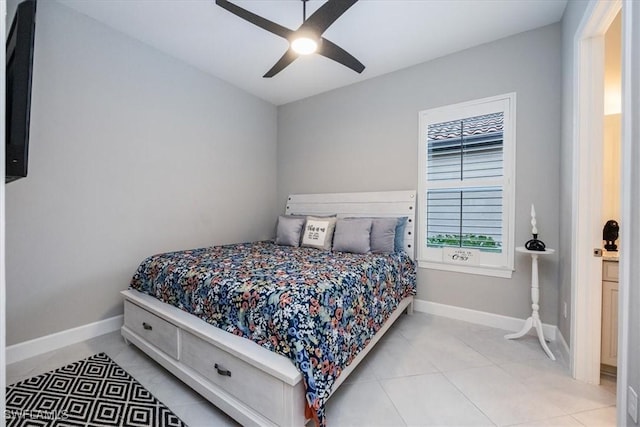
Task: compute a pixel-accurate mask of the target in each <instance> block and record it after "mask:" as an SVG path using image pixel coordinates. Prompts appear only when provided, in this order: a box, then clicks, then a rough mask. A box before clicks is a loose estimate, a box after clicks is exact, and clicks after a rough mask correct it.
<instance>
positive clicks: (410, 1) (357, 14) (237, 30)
mask: <svg viewBox="0 0 640 427" xmlns="http://www.w3.org/2000/svg"><path fill="white" fill-rule="evenodd" d="M58 1H59V2H60V3H62V4H64V5H66V6H68V7H70V8H72V9H75V10H76V11H78V12H80V13H83V14H85V15H87V16H89V17H91V18H93V19H95V20H97V21H100V22H103V23H104V24H106V25H108V26H110V27H112V28H114V29H116V30H118V31H121V32H123V33H125V34H128V35H129V36H131V37H133V38H136V39H138V40H141V41H142V42H144V43H146V44H148V45H150V46H153V47H155V48H156V49H158V50H160V51H163V52H165V53H167V54H169V55H171V56H173V57H175V58H178V59H181V60H183V61H184V62H186V63H189V64H191V65H193V66H195V67H197V68H199V69H201V70H203V71H206V72H208V73H210V74H212V75H214V76H217V77H219V78H221V79H222V80H225V81H227V82H229V83H231V84H233V85H235V86H237V87H239V88H241V89H244V90H245V91H247V92H249V93H252V94H254V95H256V96H258V97H260V98H263V99H265V100H267V101H269V102H271V103H273V104H275V105H281V104H285V103H288V102H291V101H295V100H298V99H302V98H306V97H308V96H311V95H315V94H318V93H321V92H325V91H328V90H331V89H335V88H339V87H342V86H346V85H349V84H352V83H355V82H358V81H362V80H366V79H370V78H372V77H375V76H379V75H381V74H386V73H389V72H392V71H395V70H399V69H402V68H406V67H409V66H412V65H415V64H419V63H422V62H425V61H428V60H430V59H434V58H437V57H440V56H444V55H447V54H450V53H453V52H457V51H460V50H463V49H466V48H469V47H472V46H477V45H479V44H482V43H487V42H490V41H493V40H497V39H500V38H503V37H507V36H509V35H512V34H517V33H520V32H523V31H527V30H531V29H534V28H538V27H541V26H544V25H548V24H552V23H554V22H558V21H559V20H560V19H561V18H562V13H563V12H564V9H565V6H566V4H567V0H360V1H359V2H358V3H356V4H355V5H354V6H353V7H351V8H350V9H349V10H347V12H346V13H345V14H344V15H342V16H341V17H340V18H339V19H338V20H337V21H336V22H335V23H334V24H333V25H332V26H331V27H330V28H329V29H328V30H327V31H326V32H325V33H324V37H325V38H327V39H329V40H331V41H333V42H334V43H336V44H337V45H339V46H340V47H342V48H344V49H345V50H347V51H348V52H349V53H351V54H352V55H353V56H355V57H356V58H357V59H358V60H360V62H362V63H363V64H364V65H365V66H366V69H365V70H364V72H363V73H362V74H357V73H355V72H354V71H352V70H350V69H348V68H346V67H344V66H342V65H340V64H338V63H336V62H334V61H332V60H330V59H327V58H324V57H322V56H319V55H310V56H306V57H301V58H299V59H297V60H296V61H295V62H294V63H293V64H291V65H290V66H288V67H287V68H285V69H284V71H282V72H281V73H279V74H278V75H276V76H275V77H273V78H271V79H265V78H263V77H262V75H263V74H264V73H265V72H266V71H267V70H269V69H270V68H271V66H272V65H273V64H275V62H276V61H277V60H278V59H279V58H280V57H281V56H282V54H283V53H284V52H285V51H286V50H287V47H288V43H287V41H286V40H284V39H282V38H280V37H278V36H276V35H273V34H271V33H269V32H266V31H264V30H262V29H261V28H258V27H256V26H254V25H253V24H251V23H249V22H246V21H244V20H242V19H240V18H238V17H237V16H235V15H233V14H231V13H229V12H227V11H226V10H224V9H222V8H220V7H219V6H217V5H216V4H215V1H214V0H109V1H105V0H58ZM232 2H233V3H235V4H237V5H238V6H241V7H243V8H245V9H248V10H250V11H252V12H254V13H256V14H258V15H260V16H263V17H265V18H267V19H269V20H271V21H274V22H276V23H278V24H281V25H284V26H285V27H288V28H290V29H292V30H295V29H297V28H298V27H299V26H300V24H301V23H302V2H301V1H299V0H252V1H246V0H244V1H235V0H232ZM323 3H324V1H322V0H311V1H309V2H308V6H307V16H309V15H310V14H311V13H313V12H314V11H315V10H316V9H317V8H318V7H320V5H322V4H323Z"/></svg>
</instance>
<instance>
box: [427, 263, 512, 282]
mask: <svg viewBox="0 0 640 427" xmlns="http://www.w3.org/2000/svg"><path fill="white" fill-rule="evenodd" d="M418 267H419V268H427V269H431V270H443V271H454V272H456V273H466V274H475V275H479V276H491V277H501V278H503V279H511V276H512V275H513V269H511V268H508V267H502V268H501V267H478V266H469V265H455V264H443V263H440V262H433V261H418Z"/></svg>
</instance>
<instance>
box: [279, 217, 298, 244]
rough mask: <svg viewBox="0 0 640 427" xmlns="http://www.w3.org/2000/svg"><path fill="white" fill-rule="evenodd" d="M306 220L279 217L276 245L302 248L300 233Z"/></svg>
mask: <svg viewBox="0 0 640 427" xmlns="http://www.w3.org/2000/svg"><path fill="white" fill-rule="evenodd" d="M304 221H305V218H292V217H288V216H279V217H278V230H277V232H276V244H278V245H283V246H295V247H298V246H300V233H302V227H304Z"/></svg>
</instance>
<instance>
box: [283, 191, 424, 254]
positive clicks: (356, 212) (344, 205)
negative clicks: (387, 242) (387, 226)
mask: <svg viewBox="0 0 640 427" xmlns="http://www.w3.org/2000/svg"><path fill="white" fill-rule="evenodd" d="M331 214H337V215H338V217H340V218H344V217H359V216H375V217H383V216H398V217H399V216H406V217H407V218H408V220H407V227H406V228H405V235H404V250H405V252H406V253H407V254H409V256H410V257H411V259H414V248H415V223H416V192H415V191H381V192H372V193H328V194H291V195H289V198H288V199H287V208H286V211H285V215H331Z"/></svg>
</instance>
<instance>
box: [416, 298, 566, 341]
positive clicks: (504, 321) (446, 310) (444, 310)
mask: <svg viewBox="0 0 640 427" xmlns="http://www.w3.org/2000/svg"><path fill="white" fill-rule="evenodd" d="M413 303H414V306H413V308H414V310H415V311H419V312H422V313H429V314H433V315H436V316H442V317H448V318H450V319H456V320H463V321H465V322H469V323H475V324H477V325H483V326H489V327H492V328H498V329H504V330H506V331H513V332H517V331H520V330H521V329H522V328H523V327H524V322H525V319H518V318H517V317H509V316H503V315H501V314H495V313H488V312H486V311H478V310H471V309H469V308H464V307H456V306H453V305H447V304H440V303H437V302H431V301H425V300H421V299H415V300H413ZM542 329H543V331H544V336H545V337H547V338H549V339H550V340H552V341H555V340H556V337H557V332H558V327H557V326H555V325H549V324H547V323H543V324H542ZM533 334H535V330H534V331H533Z"/></svg>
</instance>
